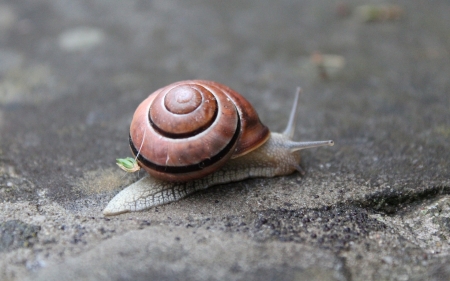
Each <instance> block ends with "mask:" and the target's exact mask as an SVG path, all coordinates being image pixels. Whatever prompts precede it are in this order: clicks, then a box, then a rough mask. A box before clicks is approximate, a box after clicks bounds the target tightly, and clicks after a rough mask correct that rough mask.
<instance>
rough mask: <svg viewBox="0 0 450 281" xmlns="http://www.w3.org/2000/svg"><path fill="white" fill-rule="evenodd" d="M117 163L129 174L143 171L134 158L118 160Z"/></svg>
mask: <svg viewBox="0 0 450 281" xmlns="http://www.w3.org/2000/svg"><path fill="white" fill-rule="evenodd" d="M116 161H117V162H116V164H117V166H119V168H121V169H122V170H124V171H125V172H128V173H134V172H136V171H139V170H140V169H141V167H139V164H138V162H137V161H136V160H135V159H134V158H132V157H127V158H117V159H116Z"/></svg>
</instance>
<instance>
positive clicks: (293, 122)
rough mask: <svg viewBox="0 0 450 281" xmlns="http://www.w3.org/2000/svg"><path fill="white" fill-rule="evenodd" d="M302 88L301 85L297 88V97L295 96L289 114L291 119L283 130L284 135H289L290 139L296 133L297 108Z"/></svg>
mask: <svg viewBox="0 0 450 281" xmlns="http://www.w3.org/2000/svg"><path fill="white" fill-rule="evenodd" d="M301 91H302V89H301V88H300V87H298V88H297V91H296V92H295V98H294V105H293V106H292V109H291V114H290V115H289V121H288V123H287V126H286V129H285V130H284V132H283V135H285V136H286V137H288V138H289V139H292V138H293V137H294V133H295V125H296V123H297V122H296V121H297V109H298V104H299V102H298V101H299V96H300V92H301Z"/></svg>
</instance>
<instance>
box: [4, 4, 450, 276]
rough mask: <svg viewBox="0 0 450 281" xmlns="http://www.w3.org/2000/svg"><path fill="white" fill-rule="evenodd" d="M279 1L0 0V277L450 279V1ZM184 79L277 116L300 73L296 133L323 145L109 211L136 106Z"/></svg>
mask: <svg viewBox="0 0 450 281" xmlns="http://www.w3.org/2000/svg"><path fill="white" fill-rule="evenodd" d="M272 2H273V1H272ZM272 2H270V1H256V0H245V1H205V0H195V1H189V2H186V1H179V0H171V1H160V0H154V1H144V0H130V1H119V0H109V1H104V0H94V1H72V0H63V1H55V0H20V1H8V0H3V1H0V225H1V226H0V230H1V234H2V237H1V241H9V242H8V243H3V242H2V244H1V245H2V246H1V255H0V280H61V279H65V280H69V279H72V280H83V279H84V280H148V279H159V280H174V279H183V280H227V279H228V280H448V279H450V267H449V265H448V264H449V261H450V257H449V253H450V252H449V248H450V247H449V246H450V244H449V239H450V227H449V225H450V221H449V220H450V207H449V198H450V195H449V194H450V172H449V166H450V164H449V163H450V141H449V140H450V111H449V108H450V95H449V92H450V80H449V79H448V73H450V43H449V42H450V38H449V33H448V30H449V29H450V22H449V20H448V14H449V13H450V4H449V3H448V1H446V0H439V1H432V2H426V1H420V0H409V1H406V0H405V1H403V0H400V1H396V2H395V3H393V4H395V5H397V6H396V7H397V8H398V7H401V8H402V9H403V10H402V13H401V16H400V17H398V18H397V17H393V18H392V19H387V20H385V19H383V20H378V21H374V22H364V21H361V19H360V18H358V16H357V15H356V14H355V12H354V11H355V9H356V8H357V7H360V6H361V5H366V4H371V2H376V1H362V0H348V1H338V2H335V1H326V0H319V1H317V0H315V1H312V0H310V1H309V0H308V1H289V0H282V1H278V2H277V3H272ZM375 4H378V2H376V3H375ZM337 58H338V60H337ZM194 78H198V79H211V80H216V81H218V82H221V83H224V84H227V85H229V86H230V87H232V88H234V89H235V90H237V91H239V92H240V93H242V94H243V95H244V96H245V97H246V98H247V99H249V100H250V101H251V102H252V104H254V106H255V108H256V109H257V111H258V112H259V113H260V117H261V119H262V121H263V122H264V123H265V124H267V125H268V126H269V127H270V129H271V130H273V131H281V130H282V129H284V126H285V122H286V120H287V119H288V116H287V115H288V112H289V109H290V107H291V103H292V98H293V96H294V91H295V89H296V87H297V86H301V87H302V89H303V92H302V96H301V101H302V106H301V110H300V111H299V114H298V118H299V121H298V124H297V134H296V137H295V138H296V139H301V140H321V139H333V140H334V141H335V146H334V147H331V148H321V149H313V150H309V151H304V152H303V154H302V155H303V158H302V163H301V164H302V166H303V167H304V168H305V170H306V171H307V173H306V175H305V176H304V177H301V176H300V175H298V174H293V175H290V176H286V177H279V178H273V179H251V180H246V181H242V182H238V183H233V184H226V185H221V186H217V187H213V188H209V189H207V190H205V191H202V192H198V193H196V194H193V195H192V196H189V197H188V198H186V199H184V200H181V201H178V202H175V203H171V204H168V205H164V206H160V207H157V208H153V209H150V210H148V211H145V212H139V213H130V214H124V215H120V216H116V217H108V218H105V217H103V215H102V213H101V211H102V209H103V208H104V207H105V206H106V204H107V202H108V201H109V200H110V199H111V198H112V197H113V196H114V195H115V194H117V192H118V191H119V190H121V189H122V188H123V187H124V186H126V185H128V184H129V183H131V182H133V181H136V180H137V179H138V178H139V177H142V173H141V174H140V175H125V174H124V173H123V172H122V171H120V170H119V169H118V168H117V167H116V166H115V158H117V157H126V156H129V154H130V153H129V148H128V147H127V136H128V128H129V123H130V121H131V116H132V114H133V112H134V109H135V108H136V106H137V105H138V104H139V102H140V101H142V100H143V99H144V98H145V97H146V96H147V95H148V94H149V93H151V92H152V91H154V90H156V89H158V88H160V87H162V86H164V85H167V84H169V83H172V82H174V81H177V80H184V79H194Z"/></svg>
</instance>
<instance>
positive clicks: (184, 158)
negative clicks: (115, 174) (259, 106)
mask: <svg viewBox="0 0 450 281" xmlns="http://www.w3.org/2000/svg"><path fill="white" fill-rule="evenodd" d="M269 134H270V133H269V130H268V128H267V127H266V126H264V125H263V124H262V123H261V122H260V120H259V117H258V114H257V113H256V111H255V110H254V109H253V107H252V106H251V104H250V103H249V102H248V101H247V100H246V99H245V98H243V97H242V96H241V95H239V94H238V93H237V92H235V91H234V90H232V89H230V88H228V87H227V86H225V85H222V84H219V83H217V82H213V81H203V80H190V81H180V82H176V83H173V84H170V85H168V86H166V87H163V88H161V89H159V90H157V91H156V92H154V93H153V94H151V95H150V96H149V97H148V98H147V99H145V100H144V101H143V102H142V103H141V104H140V105H139V106H138V108H137V109H136V112H135V113H134V116H133V120H132V122H131V127H130V146H131V150H132V152H133V154H134V155H135V156H136V155H137V160H138V162H139V165H140V166H141V167H142V168H144V169H145V170H146V171H147V172H148V173H150V174H151V175H152V176H154V177H156V178H160V179H164V180H169V181H187V180H191V179H197V178H201V177H204V176H206V175H208V174H210V173H212V172H214V171H216V170H217V169H219V168H220V167H221V166H222V165H223V164H224V163H225V162H226V161H227V160H228V159H229V158H231V157H233V158H236V157H239V156H241V155H244V154H246V153H248V152H250V151H252V150H254V149H256V148H258V147H259V146H261V145H262V144H263V143H264V142H265V141H266V140H267V139H268V137H269Z"/></svg>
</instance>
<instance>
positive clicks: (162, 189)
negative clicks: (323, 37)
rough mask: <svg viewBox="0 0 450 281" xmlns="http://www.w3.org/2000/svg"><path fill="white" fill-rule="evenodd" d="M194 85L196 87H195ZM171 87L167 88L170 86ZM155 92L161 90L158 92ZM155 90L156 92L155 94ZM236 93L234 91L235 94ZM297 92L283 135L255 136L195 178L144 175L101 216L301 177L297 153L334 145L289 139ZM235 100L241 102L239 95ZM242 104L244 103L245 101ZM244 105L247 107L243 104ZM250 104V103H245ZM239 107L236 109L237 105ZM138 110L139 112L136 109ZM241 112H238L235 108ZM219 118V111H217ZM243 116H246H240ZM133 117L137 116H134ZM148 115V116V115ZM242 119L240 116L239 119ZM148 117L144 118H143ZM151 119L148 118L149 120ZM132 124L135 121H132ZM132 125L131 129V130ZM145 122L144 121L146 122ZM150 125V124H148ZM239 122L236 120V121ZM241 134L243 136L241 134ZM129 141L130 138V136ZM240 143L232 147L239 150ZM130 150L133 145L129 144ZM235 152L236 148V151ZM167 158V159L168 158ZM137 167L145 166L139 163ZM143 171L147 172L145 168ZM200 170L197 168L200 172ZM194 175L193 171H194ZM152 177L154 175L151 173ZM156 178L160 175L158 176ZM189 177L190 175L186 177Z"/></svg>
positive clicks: (116, 197)
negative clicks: (258, 181) (230, 186)
mask: <svg viewBox="0 0 450 281" xmlns="http://www.w3.org/2000/svg"><path fill="white" fill-rule="evenodd" d="M178 83H199V84H201V85H203V86H205V85H206V86H205V87H206V88H209V87H211V88H214V87H213V86H218V87H225V89H226V90H227V91H232V90H231V89H229V88H227V87H226V86H223V85H221V84H218V83H215V82H210V81H201V80H192V81H182V82H178ZM194 85H195V86H197V84H194ZM169 86H170V85H169ZM158 91H161V89H160V90H158ZM158 91H157V92H158ZM234 93H235V92H234ZM299 93H300V88H299V89H298V90H297V92H296V95H295V99H294V104H293V107H292V110H291V113H290V117H289V121H288V124H287V126H286V129H285V130H284V132H283V133H274V132H272V133H269V132H268V133H267V136H264V135H261V136H258V139H262V138H265V139H263V140H262V141H259V140H256V141H255V142H258V144H257V145H255V146H256V148H250V149H248V151H247V152H244V153H242V152H239V153H240V154H239V153H236V152H235V155H236V154H239V155H237V156H235V155H233V156H229V157H228V158H229V159H228V158H227V160H226V161H224V163H223V164H221V165H223V166H221V167H219V168H218V169H217V170H215V171H213V172H210V173H209V174H206V175H205V176H202V177H201V178H197V179H192V180H190V179H187V180H186V179H184V180H182V181H178V180H176V179H175V180H174V179H172V178H170V176H169V179H170V180H164V179H159V178H156V177H155V176H152V175H146V176H144V177H143V178H142V179H140V180H138V181H137V182H135V183H133V184H131V185H129V186H127V187H126V188H125V189H123V190H122V191H120V192H119V193H118V194H117V195H116V196H115V197H114V198H113V199H112V200H111V201H110V202H109V203H108V205H107V206H106V208H105V209H104V210H103V214H104V215H106V216H111V215H118V214H122V213H127V212H134V211H142V210H146V209H149V208H151V207H155V206H158V205H162V204H167V203H170V202H173V201H177V200H180V199H182V198H184V197H186V196H188V195H190V194H192V193H194V192H196V191H198V190H202V189H206V188H208V187H210V186H214V185H219V184H223V183H230V182H236V181H241V180H244V179H247V178H254V177H275V176H282V175H289V174H291V173H293V172H294V171H299V172H300V173H302V174H303V169H302V168H301V166H300V164H299V163H300V153H299V152H300V150H302V149H306V148H314V147H320V146H332V145H334V142H333V141H331V140H329V141H309V142H296V141H293V140H292V137H293V136H294V131H295V125H296V115H297V107H298V104H299V102H298V101H299ZM238 99H243V98H242V97H241V96H239V98H238ZM244 101H245V102H247V101H246V100H245V99H244ZM246 105H247V104H246ZM248 105H249V104H248ZM237 107H238V106H237ZM252 110H253V108H251V113H252V115H253V114H254V115H256V116H255V118H256V119H255V120H257V121H258V122H260V121H259V118H258V116H257V114H256V111H255V112H253V111H252ZM137 111H138V110H137ZM238 111H239V113H241V109H238ZM219 115H220V111H219ZM243 115H245V113H244V114H243ZM135 116H136V113H135ZM149 116H150V114H149ZM241 117H242V116H241ZM146 118H147V117H146ZM148 118H149V119H151V117H148ZM246 121H248V120H243V121H242V124H243V125H242V126H241V129H242V127H245V126H246V123H245V122H246ZM133 122H134V118H133ZM133 122H132V127H133ZM146 122H147V121H146ZM150 123H151V121H150ZM238 123H239V121H238ZM258 126H261V127H258V130H266V129H267V127H265V126H264V125H262V124H261V125H259V124H258ZM241 135H244V134H243V133H242V132H241ZM143 138H145V132H144V133H143ZM130 139H131V137H130ZM238 146H239V144H237V145H235V146H233V147H238ZM140 149H142V145H139V146H137V145H136V148H135V150H138V151H137V153H135V156H136V158H137V159H139V150H140ZM132 150H133V145H132ZM235 151H238V148H235ZM167 158H168V156H167ZM139 165H140V166H143V165H144V164H143V163H141V161H139ZM146 170H148V169H147V168H146ZM202 170H203V167H201V168H200V172H201V171H202ZM150 173H151V171H150ZM193 173H195V171H194V172H193ZM152 174H153V173H152ZM157 176H159V174H157ZM189 178H191V176H189Z"/></svg>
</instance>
